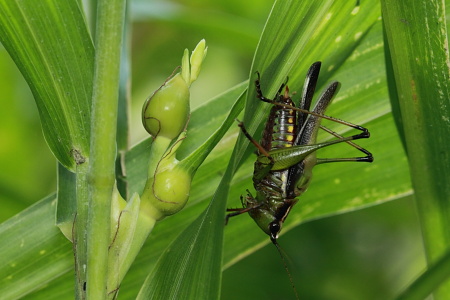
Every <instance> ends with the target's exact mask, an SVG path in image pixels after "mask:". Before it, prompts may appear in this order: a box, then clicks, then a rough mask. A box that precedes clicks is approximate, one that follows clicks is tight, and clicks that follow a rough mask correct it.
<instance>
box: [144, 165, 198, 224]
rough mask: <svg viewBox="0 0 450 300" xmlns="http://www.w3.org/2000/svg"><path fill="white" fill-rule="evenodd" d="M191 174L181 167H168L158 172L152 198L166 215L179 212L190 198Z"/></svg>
mask: <svg viewBox="0 0 450 300" xmlns="http://www.w3.org/2000/svg"><path fill="white" fill-rule="evenodd" d="M191 180H192V177H191V174H189V173H188V172H187V171H186V170H183V169H180V168H173V169H166V170H165V171H162V172H160V173H157V174H156V176H155V178H154V182H153V195H154V197H152V198H151V199H150V200H151V201H150V202H151V204H152V205H153V207H154V208H156V209H157V210H158V211H159V212H160V213H161V214H163V215H164V216H170V215H173V214H175V213H177V212H179V211H180V210H181V209H182V208H183V207H184V206H185V205H186V203H187V201H188V199H189V191H190V189H191Z"/></svg>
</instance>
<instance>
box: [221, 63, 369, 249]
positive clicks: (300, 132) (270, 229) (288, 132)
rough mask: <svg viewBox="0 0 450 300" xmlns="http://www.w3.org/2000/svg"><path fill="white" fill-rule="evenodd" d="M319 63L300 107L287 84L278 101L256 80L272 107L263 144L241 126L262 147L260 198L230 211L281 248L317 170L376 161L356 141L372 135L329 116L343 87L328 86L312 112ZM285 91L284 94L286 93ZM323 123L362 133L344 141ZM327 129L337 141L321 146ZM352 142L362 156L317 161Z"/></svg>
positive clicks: (257, 179) (257, 178) (256, 181)
mask: <svg viewBox="0 0 450 300" xmlns="http://www.w3.org/2000/svg"><path fill="white" fill-rule="evenodd" d="M320 66H321V63H320V62H316V63H314V64H312V65H311V67H310V68H309V70H308V73H307V75H306V79H305V84H304V87H303V93H302V97H301V100H300V104H299V106H298V107H296V106H295V104H294V102H293V101H292V99H291V97H290V95H289V88H288V86H287V80H286V82H285V83H284V84H283V85H281V87H280V89H279V90H278V93H277V94H276V96H275V99H274V100H271V99H267V98H266V97H264V96H263V93H262V91H261V86H260V74H259V72H257V75H258V79H257V80H256V81H255V85H256V94H257V97H258V98H259V99H260V100H261V101H264V102H268V103H271V104H273V107H272V109H271V111H270V114H269V117H268V120H267V122H266V125H265V128H264V131H263V133H262V138H261V142H260V143H258V142H257V141H256V140H255V139H254V138H253V137H252V136H250V134H248V132H247V130H246V129H245V126H244V124H243V123H242V122H239V126H240V128H241V130H242V132H243V134H244V135H245V136H246V137H247V138H248V139H249V140H250V142H252V143H253V144H254V145H255V146H256V148H257V154H258V158H257V160H256V162H255V169H254V173H253V186H254V188H255V190H256V196H253V195H252V194H251V193H250V192H249V191H248V190H247V196H246V197H245V199H244V198H243V197H242V196H241V202H242V205H243V208H234V209H227V211H229V212H231V213H229V214H228V215H227V216H226V221H227V222H228V219H229V218H230V217H233V216H236V215H240V214H243V213H246V212H248V213H249V215H250V216H251V217H252V218H253V219H254V220H255V222H256V223H257V224H258V226H259V227H260V228H261V229H262V230H263V231H264V232H265V233H266V234H268V235H269V237H270V240H271V241H272V242H273V243H274V244H275V245H276V246H277V247H278V244H277V238H278V234H279V233H280V231H281V227H282V225H283V222H284V221H285V220H286V217H287V216H288V214H289V211H290V210H291V209H292V207H293V206H294V205H295V204H296V203H297V201H298V199H297V197H299V196H300V195H301V194H302V193H303V192H305V191H306V189H307V188H308V186H309V183H310V180H311V176H312V169H313V167H314V166H315V165H318V164H323V163H330V162H372V161H373V156H372V154H371V153H370V152H369V151H367V150H366V149H364V148H362V147H360V146H359V145H357V144H355V143H353V142H352V140H357V139H363V138H369V137H370V134H369V131H368V130H367V129H366V128H364V127H362V126H359V125H355V124H352V123H350V122H346V121H342V120H339V119H336V118H332V117H329V116H326V115H324V112H325V110H326V109H327V107H328V105H329V104H330V103H331V100H332V99H333V96H334V95H335V94H336V92H337V90H338V88H339V82H337V81H334V82H332V83H330V84H329V85H328V87H327V88H326V89H325V90H324V92H323V93H322V94H321V95H320V97H319V99H318V100H317V102H316V104H315V106H314V108H313V109H312V110H310V107H311V102H312V98H313V94H314V91H315V88H316V84H317V80H318V77H319V72H320ZM283 89H284V92H283ZM321 119H328V120H331V121H333V122H337V123H340V124H344V125H347V126H349V127H352V128H354V129H357V130H359V131H361V133H359V134H357V135H352V136H348V137H343V136H341V135H339V134H337V133H336V132H334V131H332V130H330V129H328V128H326V127H324V126H322V125H320V122H321ZM319 128H320V129H322V130H325V131H326V132H328V133H330V134H331V135H333V136H334V137H335V138H336V139H334V140H331V141H327V142H323V143H317V142H316V137H317V132H318V130H319ZM342 142H345V143H348V144H349V145H351V146H352V147H355V148H356V149H358V150H359V151H361V152H363V153H364V154H365V156H363V157H349V158H317V157H316V151H317V150H318V149H320V148H324V147H328V146H331V145H334V144H338V143H342Z"/></svg>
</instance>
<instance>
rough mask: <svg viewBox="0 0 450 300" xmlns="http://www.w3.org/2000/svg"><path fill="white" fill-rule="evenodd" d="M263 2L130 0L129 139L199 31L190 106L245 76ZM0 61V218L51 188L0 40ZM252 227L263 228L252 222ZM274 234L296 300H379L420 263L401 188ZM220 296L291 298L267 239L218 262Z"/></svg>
mask: <svg viewBox="0 0 450 300" xmlns="http://www.w3.org/2000/svg"><path fill="white" fill-rule="evenodd" d="M272 4H273V1H269V0H250V1H245V2H242V1H240V0H226V1H225V0H215V1H212V0H194V1H187V0H186V1H144V0H139V1H138V0H134V1H131V5H130V9H131V16H132V19H133V21H134V22H133V26H132V28H130V31H131V32H132V90H131V93H132V111H131V136H130V144H131V145H134V144H135V143H137V142H139V141H141V140H142V139H143V138H144V137H146V135H145V131H144V129H143V128H142V126H141V119H140V109H141V105H142V103H143V101H144V100H145V98H146V97H148V96H149V95H150V94H151V93H152V92H153V91H154V90H155V89H157V88H158V87H159V86H160V85H161V84H162V82H164V80H165V79H166V78H167V76H168V75H169V74H171V72H172V71H173V68H174V66H177V65H179V64H180V61H179V59H180V57H181V54H182V52H183V50H184V48H186V47H188V48H190V49H192V48H193V47H194V46H195V45H196V44H197V42H198V41H199V40H200V39H202V38H205V39H206V41H207V45H208V47H209V48H208V56H207V59H206V61H205V63H204V67H203V69H202V75H201V76H200V77H199V79H198V81H197V82H196V83H195V84H194V85H193V87H192V90H191V91H192V108H193V109H195V107H198V106H199V105H201V103H202V101H204V100H206V99H209V98H211V97H213V96H215V95H217V94H219V93H221V92H223V91H225V90H226V89H228V88H230V87H232V86H234V85H236V84H237V83H240V82H242V81H244V80H246V79H247V78H248V73H249V70H250V66H251V62H252V57H253V53H254V51H255V49H256V46H257V43H258V39H259V35H260V34H261V32H262V30H263V27H264V22H265V20H266V18H267V15H268V14H269V12H270V8H271V6H272ZM380 68H384V66H380ZM0 69H1V72H0V86H1V91H2V93H1V103H2V108H1V109H0V143H1V147H0V170H1V171H2V172H1V173H0V203H1V206H2V208H1V209H0V221H2V222H3V221H4V220H6V219H8V218H9V217H11V216H13V215H15V214H16V213H18V212H20V211H21V210H23V209H24V208H26V207H28V206H29V205H31V204H32V203H34V202H36V201H38V200H39V199H41V198H43V197H44V196H46V195H48V194H50V193H53V192H54V191H55V190H56V161H55V159H54V158H53V156H52V154H51V153H50V151H49V149H48V147H47V146H46V143H45V140H44V138H43V135H42V131H41V128H40V123H39V116H38V113H37V109H36V105H35V103H34V100H33V97H32V95H31V93H30V90H29V88H28V86H27V85H26V83H25V81H24V80H23V78H22V76H21V74H20V73H19V71H18V70H17V68H16V67H15V65H14V64H13V62H12V61H11V59H10V58H9V56H8V54H7V53H6V51H5V50H4V49H3V48H0ZM337 79H338V78H337ZM386 147H389V145H386ZM374 155H375V157H376V153H374ZM249 188H251V187H249ZM243 192H244V191H243ZM313 192H314V191H313V190H310V191H309V193H313ZM329 200H330V201H333V199H329ZM300 205H301V204H300ZM298 208H299V207H296V209H298ZM254 232H255V234H263V233H262V232H261V231H260V230H259V229H258V228H257V227H256V226H255V228H254ZM279 242H280V244H281V247H282V248H283V249H284V251H285V255H286V256H287V257H288V265H289V269H290V271H291V273H292V276H293V278H294V281H295V284H296V286H297V289H298V291H299V295H300V298H301V299H387V298H389V297H392V296H393V295H394V294H395V293H397V292H398V291H399V289H400V288H401V287H402V286H404V285H406V284H407V283H408V282H409V281H410V280H412V278H414V277H415V274H417V273H418V272H419V271H420V270H421V269H423V268H424V266H425V262H424V258H423V250H422V246H421V235H420V229H419V227H418V223H417V218H416V213H415V208H414V204H413V202H412V200H411V197H410V196H408V195H406V196H405V197H403V198H401V199H397V200H395V201H391V202H388V203H385V204H382V205H378V206H374V207H369V208H366V209H364V210H360V211H356V212H352V213H347V214H344V215H339V216H333V217H330V218H326V219H320V220H316V221H312V222H309V223H306V224H304V225H302V226H299V227H297V228H296V229H294V230H291V231H289V232H288V233H287V234H285V235H283V236H282V238H280V241H279ZM225 247H227V245H225ZM249 286H251V287H252V288H249ZM370 295H372V297H371V296H370ZM222 298H223V299H293V298H294V293H293V291H292V288H291V286H290V283H289V279H288V276H287V274H286V271H285V270H284V267H283V264H282V261H281V259H280V257H279V254H278V253H277V252H276V249H275V247H273V245H268V246H266V247H264V248H262V249H260V250H258V251H256V252H255V253H253V254H252V255H250V256H249V257H246V258H244V259H243V260H242V261H240V262H239V263H238V264H235V265H233V266H231V267H230V268H228V269H227V270H225V271H224V273H223V286H222Z"/></svg>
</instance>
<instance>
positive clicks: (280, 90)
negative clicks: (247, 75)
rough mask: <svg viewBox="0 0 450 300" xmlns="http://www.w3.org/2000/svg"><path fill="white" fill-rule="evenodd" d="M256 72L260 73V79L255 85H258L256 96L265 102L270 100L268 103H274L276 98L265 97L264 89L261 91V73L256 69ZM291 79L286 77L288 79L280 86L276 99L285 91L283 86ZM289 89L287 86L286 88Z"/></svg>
mask: <svg viewBox="0 0 450 300" xmlns="http://www.w3.org/2000/svg"><path fill="white" fill-rule="evenodd" d="M256 74H257V75H258V79H256V80H255V86H256V97H257V98H258V99H259V100H261V101H264V102H268V103H272V102H273V101H274V100H272V99H268V98H266V97H264V95H263V93H262V91H261V84H260V81H261V75H260V74H259V72H258V71H256ZM288 81H289V77H286V81H285V82H284V83H283V84H282V85H281V86H280V88H279V89H278V92H277V94H276V95H275V99H278V97H279V96H280V94H281V92H282V91H283V88H284V87H285V86H286V84H287V83H288ZM286 89H287V88H286Z"/></svg>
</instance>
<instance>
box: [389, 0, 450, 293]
mask: <svg viewBox="0 0 450 300" xmlns="http://www.w3.org/2000/svg"><path fill="white" fill-rule="evenodd" d="M447 3H448V1H447ZM382 4H383V6H382V8H383V10H382V11H383V20H384V25H385V30H386V37H387V42H388V48H389V55H390V62H391V65H390V66H388V67H389V68H388V72H392V73H393V75H394V76H391V79H392V81H393V82H392V84H391V85H390V86H395V90H393V91H392V93H391V95H393V96H394V97H393V98H392V101H393V103H394V104H393V106H394V107H396V108H398V110H395V111H394V112H395V113H397V114H399V115H398V118H399V119H400V120H401V122H399V123H398V125H399V131H400V132H401V133H402V135H403V136H404V139H405V146H406V152H407V153H408V161H409V166H410V169H411V178H412V183H413V187H414V191H415V201H416V203H417V208H418V213H419V218H420V222H421V226H422V231H423V234H424V244H425V250H426V255H427V260H428V263H430V264H431V263H433V262H436V261H437V260H438V259H439V258H440V257H441V256H442V255H444V254H445V253H446V252H447V251H448V249H449V248H450V234H449V230H448V229H449V228H450V221H449V220H450V209H449V205H448V201H449V199H450V185H449V184H448V183H449V182H450V169H449V168H448V166H449V164H450V154H449V151H448V149H449V148H450V142H449V139H448V132H449V131H450V122H449V116H450V106H449V99H450V66H449V61H450V55H449V50H448V39H447V36H448V33H447V30H446V28H447V27H446V20H445V17H446V16H445V4H444V1H436V0H434V1H425V0H418V1H413V2H408V3H406V2H402V1H400V2H398V1H388V0H385V1H382ZM424 37H426V38H424ZM424 284H425V283H424ZM449 293H450V284H449V283H448V282H447V283H446V284H445V285H443V286H442V287H441V288H439V290H437V292H436V293H435V294H434V296H435V298H436V299H446V298H448V295H449Z"/></svg>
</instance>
